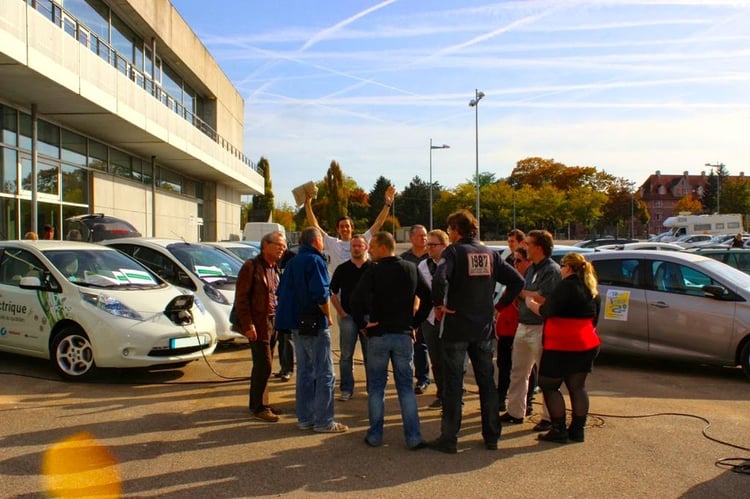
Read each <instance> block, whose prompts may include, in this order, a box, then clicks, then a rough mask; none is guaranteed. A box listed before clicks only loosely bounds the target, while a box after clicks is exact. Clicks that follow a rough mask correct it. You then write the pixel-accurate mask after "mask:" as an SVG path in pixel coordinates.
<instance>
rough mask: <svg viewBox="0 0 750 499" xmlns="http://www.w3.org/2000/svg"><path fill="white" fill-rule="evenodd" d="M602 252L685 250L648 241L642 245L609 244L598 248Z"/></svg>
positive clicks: (670, 244)
mask: <svg viewBox="0 0 750 499" xmlns="http://www.w3.org/2000/svg"><path fill="white" fill-rule="evenodd" d="M599 249H602V250H617V251H623V250H630V251H633V250H653V251H682V250H684V249H685V248H683V247H682V246H680V245H678V244H673V243H660V242H655V241H648V242H642V243H629V244H611V245H609V244H608V245H605V246H599Z"/></svg>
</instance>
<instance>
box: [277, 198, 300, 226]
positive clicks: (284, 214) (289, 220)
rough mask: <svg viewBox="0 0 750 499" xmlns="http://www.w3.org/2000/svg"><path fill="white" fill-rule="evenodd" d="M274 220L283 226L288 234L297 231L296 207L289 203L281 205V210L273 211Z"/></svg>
mask: <svg viewBox="0 0 750 499" xmlns="http://www.w3.org/2000/svg"><path fill="white" fill-rule="evenodd" d="M273 220H274V222H276V223H279V224H281V225H283V226H284V228H285V229H286V231H287V232H292V231H294V230H296V229H297V224H296V223H295V221H294V207H292V206H291V205H289V204H287V203H284V204H283V205H281V208H277V209H274V210H273Z"/></svg>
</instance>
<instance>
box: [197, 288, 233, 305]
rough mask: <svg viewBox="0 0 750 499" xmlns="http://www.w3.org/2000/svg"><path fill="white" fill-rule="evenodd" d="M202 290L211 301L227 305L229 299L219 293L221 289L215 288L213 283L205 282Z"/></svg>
mask: <svg viewBox="0 0 750 499" xmlns="http://www.w3.org/2000/svg"><path fill="white" fill-rule="evenodd" d="M203 291H205V292H206V295H207V296H208V297H209V298H211V299H212V300H213V301H215V302H217V303H221V304H222V305H229V300H227V298H226V296H224V295H223V294H221V291H219V290H218V289H216V287H215V286H214V285H212V284H206V285H205V286H203Z"/></svg>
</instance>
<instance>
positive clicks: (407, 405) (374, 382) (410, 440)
mask: <svg viewBox="0 0 750 499" xmlns="http://www.w3.org/2000/svg"><path fill="white" fill-rule="evenodd" d="M367 343H368V345H367V405H368V412H369V416H370V428H369V429H368V430H367V437H366V438H367V441H368V442H369V443H370V444H371V445H380V444H381V443H382V442H383V417H384V412H385V385H386V382H387V379H388V362H389V361H390V362H391V363H392V364H393V377H394V379H395V383H396V392H397V393H398V403H399V405H400V406H401V420H402V421H403V424H404V438H405V440H406V445H407V446H408V447H414V446H415V445H417V444H419V443H420V442H421V441H422V432H421V431H420V429H419V413H418V411H417V396H416V395H415V394H414V388H412V385H411V377H412V373H413V362H412V357H413V355H414V347H413V343H412V339H411V336H409V335H407V334H403V333H395V334H383V335H382V336H372V337H369V338H368V339H367Z"/></svg>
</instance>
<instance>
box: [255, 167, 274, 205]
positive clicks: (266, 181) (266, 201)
mask: <svg viewBox="0 0 750 499" xmlns="http://www.w3.org/2000/svg"><path fill="white" fill-rule="evenodd" d="M258 167H259V168H261V169H262V170H263V190H264V193H263V195H258V196H253V209H254V210H269V212H270V211H273V205H274V196H273V185H272V183H271V164H270V163H269V162H268V160H267V159H266V158H264V157H263V156H261V157H260V160H259V161H258Z"/></svg>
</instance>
